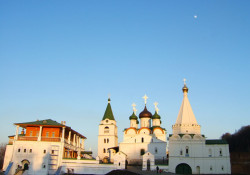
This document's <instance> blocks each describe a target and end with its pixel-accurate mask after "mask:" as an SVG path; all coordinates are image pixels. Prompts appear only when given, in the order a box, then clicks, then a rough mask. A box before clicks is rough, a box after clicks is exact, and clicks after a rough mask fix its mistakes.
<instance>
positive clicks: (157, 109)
mask: <svg viewBox="0 0 250 175" xmlns="http://www.w3.org/2000/svg"><path fill="white" fill-rule="evenodd" d="M154 105H155V111H156V113H157V114H158V112H159V108H158V107H157V105H158V103H157V102H154Z"/></svg>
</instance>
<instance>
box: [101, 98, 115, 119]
mask: <svg viewBox="0 0 250 175" xmlns="http://www.w3.org/2000/svg"><path fill="white" fill-rule="evenodd" d="M110 101H111V100H110V98H109V99H108V105H107V108H106V111H105V113H104V116H103V118H102V120H105V119H109V120H115V117H114V115H113V112H112V109H111V105H110Z"/></svg>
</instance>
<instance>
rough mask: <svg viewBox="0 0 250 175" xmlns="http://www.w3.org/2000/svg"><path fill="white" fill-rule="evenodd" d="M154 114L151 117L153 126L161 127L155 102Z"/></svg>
mask: <svg viewBox="0 0 250 175" xmlns="http://www.w3.org/2000/svg"><path fill="white" fill-rule="evenodd" d="M154 105H155V114H154V115H153V116H152V122H153V126H161V116H160V115H159V114H158V113H159V108H158V107H157V105H158V103H157V102H155V103H154Z"/></svg>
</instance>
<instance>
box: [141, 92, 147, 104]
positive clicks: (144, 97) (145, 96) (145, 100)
mask: <svg viewBox="0 0 250 175" xmlns="http://www.w3.org/2000/svg"><path fill="white" fill-rule="evenodd" d="M142 98H143V99H144V102H145V105H146V104H147V99H148V97H147V95H146V94H145V95H144V96H143V97H142Z"/></svg>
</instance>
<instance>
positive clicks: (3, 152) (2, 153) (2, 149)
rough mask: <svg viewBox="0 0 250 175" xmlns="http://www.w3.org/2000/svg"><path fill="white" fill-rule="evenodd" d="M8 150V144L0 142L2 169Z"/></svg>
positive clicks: (0, 164) (0, 166) (0, 167)
mask: <svg viewBox="0 0 250 175" xmlns="http://www.w3.org/2000/svg"><path fill="white" fill-rule="evenodd" d="M5 150H6V144H4V143H2V144H0V170H1V169H2V168H3V161H4V155H5Z"/></svg>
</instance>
